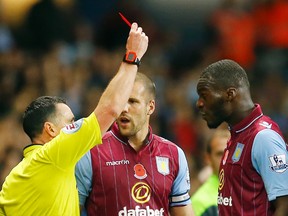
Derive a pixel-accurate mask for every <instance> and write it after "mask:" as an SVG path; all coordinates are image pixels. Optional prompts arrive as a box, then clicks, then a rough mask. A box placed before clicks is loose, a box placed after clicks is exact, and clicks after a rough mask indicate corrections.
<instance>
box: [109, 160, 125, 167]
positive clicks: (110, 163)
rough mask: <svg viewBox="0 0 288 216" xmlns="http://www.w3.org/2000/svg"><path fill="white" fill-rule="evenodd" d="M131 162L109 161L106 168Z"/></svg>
mask: <svg viewBox="0 0 288 216" xmlns="http://www.w3.org/2000/svg"><path fill="white" fill-rule="evenodd" d="M129 163H130V161H129V160H119V161H107V162H106V166H119V165H126V164H129Z"/></svg>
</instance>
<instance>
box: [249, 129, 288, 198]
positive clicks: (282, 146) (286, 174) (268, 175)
mask: <svg viewBox="0 0 288 216" xmlns="http://www.w3.org/2000/svg"><path fill="white" fill-rule="evenodd" d="M251 154H252V155H251V157H252V164H253V167H254V168H255V169H256V171H257V172H258V173H259V174H260V175H261V177H262V179H263V182H264V185H265V189H266V192H267V194H268V199H269V201H272V200H275V199H276V198H277V197H279V196H285V195H288V184H287V179H288V171H287V168H288V164H287V157H288V154H287V150H286V143H285V141H284V140H283V138H282V137H281V136H280V135H279V134H278V133H277V132H275V131H273V130H271V129H265V130H262V131H260V132H259V133H258V134H257V135H256V136H255V139H254V143H253V147H252V153H251Z"/></svg>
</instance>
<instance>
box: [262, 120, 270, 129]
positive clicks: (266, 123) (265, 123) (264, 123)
mask: <svg viewBox="0 0 288 216" xmlns="http://www.w3.org/2000/svg"><path fill="white" fill-rule="evenodd" d="M259 125H261V126H263V127H266V128H267V129H271V127H272V124H269V123H268V122H261V123H259Z"/></svg>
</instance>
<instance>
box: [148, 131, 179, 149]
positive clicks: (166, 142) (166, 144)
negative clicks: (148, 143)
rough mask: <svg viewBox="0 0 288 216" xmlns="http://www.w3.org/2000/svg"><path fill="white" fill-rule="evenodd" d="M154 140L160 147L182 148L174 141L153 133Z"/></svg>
mask: <svg viewBox="0 0 288 216" xmlns="http://www.w3.org/2000/svg"><path fill="white" fill-rule="evenodd" d="M152 141H153V143H154V144H155V145H157V147H158V148H167V149H168V148H169V149H174V150H177V151H179V150H181V148H180V147H179V146H178V145H177V144H175V143H174V142H172V141H170V140H168V139H166V138H164V137H161V136H159V135H156V134H153V139H152Z"/></svg>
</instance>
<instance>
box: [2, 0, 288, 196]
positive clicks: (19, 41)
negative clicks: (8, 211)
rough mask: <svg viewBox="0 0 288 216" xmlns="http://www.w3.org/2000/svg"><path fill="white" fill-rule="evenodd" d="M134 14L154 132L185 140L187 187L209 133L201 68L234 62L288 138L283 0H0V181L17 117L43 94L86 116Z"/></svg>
mask: <svg viewBox="0 0 288 216" xmlns="http://www.w3.org/2000/svg"><path fill="white" fill-rule="evenodd" d="M119 11H120V12H122V13H123V14H124V15H125V16H126V17H127V18H128V20H130V21H131V22H132V21H137V22H138V23H139V24H140V25H141V26H142V27H143V29H144V31H145V32H146V34H147V35H148V36H149V40H150V43H149V48H148V52H147V53H146V54H145V56H144V57H143V60H142V62H143V63H142V65H141V67H140V71H142V72H144V73H146V74H148V75H150V76H151V77H152V78H153V79H154V81H155V82H156V86H157V103H156V104H157V109H156V113H155V114H154V115H153V117H152V121H151V124H152V127H153V129H154V132H155V133H157V134H159V135H161V136H163V137H165V138H167V139H170V140H172V141H174V142H175V143H177V144H178V145H179V146H181V147H182V148H183V149H184V151H185V153H186V154H187V158H188V161H189V167H190V171H191V181H192V191H191V192H192V193H193V192H194V191H195V190H196V189H197V187H198V186H199V185H200V184H201V179H200V178H199V173H200V171H201V170H202V169H203V167H204V166H205V163H204V160H203V152H204V151H203V149H204V144H205V142H206V141H207V138H208V137H209V134H210V133H211V130H209V129H208V128H207V126H206V123H205V122H204V121H203V120H202V119H201V117H200V116H199V115H198V113H197V110H196V109H195V103H196V100H197V94H196V82H197V79H198V77H199V73H200V72H201V70H202V69H203V68H204V67H206V66H207V65H208V64H210V63H212V62H214V61H217V60H219V59H222V58H231V59H234V60H236V61H238V62H239V63H240V64H241V65H242V66H243V67H244V68H245V69H246V71H247V73H248V75H249V78H250V80H251V90H252V94H253V99H254V102H257V103H260V104H261V105H262V108H263V110H264V112H265V114H267V115H269V116H271V118H272V119H274V120H275V121H276V122H277V123H278V124H279V125H280V127H281V129H282V131H283V132H284V135H285V138H286V139H287V138H288V85H287V82H288V1H287V0H205V1H203V0H137V1H136V0H133V1H132V0H130V1H122V0H121V1H120V0H118V1H117V0H105V1H104V0H97V1H95V0H78V1H77V0H42V1H37V0H25V1H17V0H0V183H1V185H2V183H3V181H4V178H5V177H6V176H7V174H8V173H9V172H10V170H11V169H12V167H14V166H15V165H16V164H17V163H18V162H19V161H20V160H21V158H22V149H23V147H24V146H25V145H27V144H29V142H30V141H29V139H28V137H27V136H26V135H25V134H24V132H23V131H22V125H21V117H22V113H23V111H24V109H25V107H26V106H27V105H28V103H29V102H30V101H32V100H33V99H35V98H36V97H38V96H40V95H59V96H63V97H65V98H67V100H68V104H69V105H70V106H71V108H72V110H73V112H74V113H75V115H76V117H77V118H79V117H82V116H86V115H88V114H89V113H90V112H91V111H92V110H93V108H94V106H95V104H96V103H97V101H98V99H99V96H100V94H101V92H103V89H104V88H105V86H106V85H107V82H108V81H109V80H110V79H111V77H112V76H113V75H114V74H115V72H116V71H117V69H118V66H119V61H120V60H121V59H122V56H123V54H124V52H125V47H124V44H125V42H126V38H127V35H128V32H129V28H128V27H127V26H126V24H125V23H124V22H123V21H122V20H121V19H120V17H119V15H118V12H119Z"/></svg>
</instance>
